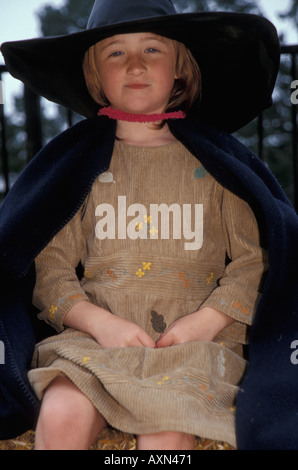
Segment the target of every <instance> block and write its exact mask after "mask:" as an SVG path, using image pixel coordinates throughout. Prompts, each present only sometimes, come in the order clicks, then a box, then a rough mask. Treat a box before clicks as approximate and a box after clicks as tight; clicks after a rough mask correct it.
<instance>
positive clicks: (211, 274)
mask: <svg viewBox="0 0 298 470" xmlns="http://www.w3.org/2000/svg"><path fill="white" fill-rule="evenodd" d="M213 277H214V274H213V273H210V276H209V277H207V285H209V284H210V282H211V281H212V279H213Z"/></svg>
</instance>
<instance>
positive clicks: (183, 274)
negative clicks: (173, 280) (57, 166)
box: [179, 272, 189, 287]
mask: <svg viewBox="0 0 298 470" xmlns="http://www.w3.org/2000/svg"><path fill="white" fill-rule="evenodd" d="M179 277H180V278H181V279H183V281H184V285H183V287H189V279H188V278H187V277H186V273H184V272H180V273H179Z"/></svg>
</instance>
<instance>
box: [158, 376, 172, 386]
mask: <svg viewBox="0 0 298 470" xmlns="http://www.w3.org/2000/svg"><path fill="white" fill-rule="evenodd" d="M169 379H170V377H169V376H168V375H167V376H166V377H163V378H162V380H159V381H158V382H157V385H164V384H165V383H166V382H167V381H168V380H169Z"/></svg>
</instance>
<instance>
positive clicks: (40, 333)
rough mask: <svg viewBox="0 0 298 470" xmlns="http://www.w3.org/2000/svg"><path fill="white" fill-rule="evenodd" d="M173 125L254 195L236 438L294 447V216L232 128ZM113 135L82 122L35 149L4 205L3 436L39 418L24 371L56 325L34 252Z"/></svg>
mask: <svg viewBox="0 0 298 470" xmlns="http://www.w3.org/2000/svg"><path fill="white" fill-rule="evenodd" d="M170 127H171V130H172V132H173V134H174V135H175V136H176V137H177V139H179V140H180V141H181V142H182V143H183V144H184V145H185V146H186V147H187V148H188V149H189V150H190V151H191V152H192V153H193V154H194V155H195V156H196V157H197V158H199V159H200V161H201V162H202V164H203V165H204V167H205V168H206V170H207V171H208V172H209V173H211V174H212V175H213V176H214V177H215V178H216V179H217V180H218V181H219V182H220V183H221V184H222V185H223V186H225V187H227V188H228V189H229V190H231V191H232V192H234V193H235V194H237V195H238V196H239V197H241V198H243V199H245V200H246V201H247V202H248V203H249V204H250V206H251V207H252V209H253V211H254V213H255V215H256V218H257V221H258V224H259V228H260V232H261V238H262V244H263V246H264V247H266V248H267V249H268V253H269V265H270V270H269V273H268V275H267V277H266V281H265V284H264V288H263V294H262V297H261V300H260V303H259V306H258V309H257V312H256V315H255V319H254V322H253V325H252V327H251V332H250V346H249V366H248V369H247V372H246V374H245V376H244V379H243V381H242V383H241V390H240V392H239V394H238V398H237V403H236V434H237V448H238V449H243V450H253V449H254V450H266V449H282V450H290V449H291V450H294V449H295V450H296V449H298V364H296V363H295V362H297V361H295V360H293V358H294V359H295V357H296V356H295V354H294V353H295V350H293V349H291V347H293V344H294V343H293V342H294V341H296V340H298V270H297V266H298V217H297V215H296V213H295V211H294V209H293V207H292V206H291V204H290V202H289V201H288V199H287V197H286V196H285V194H284V192H283V190H282V189H281V187H280V185H279V184H278V182H277V181H276V179H275V177H274V176H273V175H272V173H271V172H270V171H269V170H268V169H267V167H266V166H265V165H264V164H263V163H262V162H261V161H260V159H259V158H258V157H257V156H255V155H253V154H252V152H251V151H249V150H248V149H247V148H246V147H245V146H243V145H242V144H241V143H239V142H238V141H237V140H236V139H235V138H233V137H232V136H230V135H229V134H226V133H223V132H220V131H217V130H215V129H212V128H210V127H207V126H205V125H203V124H201V123H199V122H196V121H193V120H191V119H190V118H187V119H185V120H179V121H178V120H177V121H172V122H171V124H170ZM114 141H115V123H114V122H113V121H110V120H109V119H107V118H104V117H97V118H94V119H86V120H83V121H81V122H79V123H78V124H76V125H75V126H73V127H71V128H70V129H68V130H66V131H64V132H63V133H61V134H60V135H58V136H57V137H56V138H55V139H53V140H52V141H51V142H50V143H49V144H47V145H46V146H45V147H44V148H43V149H42V150H41V151H40V152H39V153H38V154H37V155H36V156H35V157H34V158H33V160H32V161H31V162H30V163H29V165H28V166H27V167H26V168H25V169H24V171H23V172H22V174H21V175H20V176H19V178H18V180H17V181H16V183H15V184H14V185H13V187H12V189H11V190H10V192H9V194H8V196H7V197H6V199H5V201H4V202H3V203H2V205H1V206H0V282H1V283H0V285H1V295H0V341H1V343H0V345H1V346H2V349H1V350H2V351H3V352H4V360H3V354H2V360H1V355H0V439H9V438H12V437H15V436H17V435H19V434H21V433H23V432H25V431H26V430H28V429H30V428H32V427H34V425H35V423H36V419H37V416H38V410H39V402H38V400H37V399H36V397H35V394H34V392H33V390H32V388H31V386H30V384H29V382H28V379H27V371H28V369H29V368H30V362H31V358H32V353H33V350H34V345H35V343H36V341H38V340H40V339H42V338H44V337H45V336H49V335H51V334H54V333H55V332H54V330H52V329H51V328H50V327H47V325H46V324H44V323H43V322H41V321H38V320H36V314H37V312H36V310H35V308H34V307H33V306H32V304H31V296H32V288H33V286H34V279H35V273H34V258H35V257H36V255H37V254H38V253H39V252H40V251H41V250H42V249H43V248H44V247H45V246H46V245H47V243H48V242H49V241H50V240H51V238H52V237H53V236H54V235H55V234H56V233H57V232H58V231H59V230H60V229H61V228H62V227H63V226H64V225H65V224H66V223H67V222H68V221H69V220H70V219H71V218H72V217H73V216H74V214H75V213H76V212H77V211H78V209H79V208H80V206H81V204H82V203H83V201H84V199H85V197H86V196H87V194H88V192H89V191H90V189H91V186H92V184H93V182H94V180H95V179H96V178H97V176H98V175H99V174H100V173H101V172H103V171H106V170H107V169H108V167H109V163H110V159H111V155H112V152H113V146H114ZM292 343H293V344H292ZM297 344H298V343H297ZM1 362H2V363H1Z"/></svg>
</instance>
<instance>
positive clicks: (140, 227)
mask: <svg viewBox="0 0 298 470" xmlns="http://www.w3.org/2000/svg"><path fill="white" fill-rule="evenodd" d="M142 229H143V222H137V223H136V231H137V232H139V231H140V230H142Z"/></svg>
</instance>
